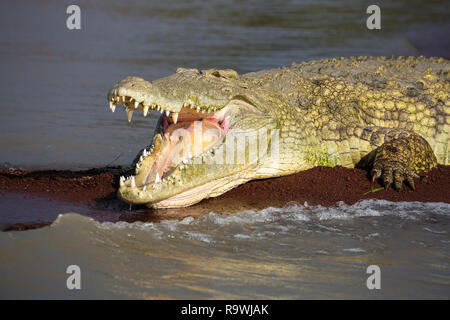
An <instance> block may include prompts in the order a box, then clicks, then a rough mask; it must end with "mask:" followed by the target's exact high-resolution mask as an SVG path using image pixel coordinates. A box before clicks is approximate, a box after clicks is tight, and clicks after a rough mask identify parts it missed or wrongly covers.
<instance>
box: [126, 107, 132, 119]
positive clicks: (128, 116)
mask: <svg viewBox="0 0 450 320" xmlns="http://www.w3.org/2000/svg"><path fill="white" fill-rule="evenodd" d="M127 118H128V122H131V118H133V110H131V109H128V108H127Z"/></svg>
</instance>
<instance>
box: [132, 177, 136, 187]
mask: <svg viewBox="0 0 450 320" xmlns="http://www.w3.org/2000/svg"><path fill="white" fill-rule="evenodd" d="M131 187H132V188H134V187H136V181H135V180H134V176H132V177H131Z"/></svg>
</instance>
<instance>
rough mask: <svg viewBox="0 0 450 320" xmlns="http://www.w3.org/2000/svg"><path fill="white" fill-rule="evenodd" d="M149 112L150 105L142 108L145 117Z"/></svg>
mask: <svg viewBox="0 0 450 320" xmlns="http://www.w3.org/2000/svg"><path fill="white" fill-rule="evenodd" d="M147 113H148V106H144V108H143V109H142V114H143V115H144V117H146V116H147Z"/></svg>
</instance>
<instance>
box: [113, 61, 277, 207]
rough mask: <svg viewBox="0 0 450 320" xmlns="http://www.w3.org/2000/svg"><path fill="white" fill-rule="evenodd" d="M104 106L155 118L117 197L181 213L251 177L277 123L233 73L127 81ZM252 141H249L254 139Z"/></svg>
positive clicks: (182, 72)
mask: <svg viewBox="0 0 450 320" xmlns="http://www.w3.org/2000/svg"><path fill="white" fill-rule="evenodd" d="M108 100H109V103H110V108H111V110H112V111H113V112H114V110H115V107H116V105H119V104H122V105H123V106H124V107H125V110H126V113H127V117H128V121H131V118H132V114H133V112H134V111H136V110H142V113H143V115H144V116H147V114H148V112H149V110H158V111H160V112H161V113H162V114H161V116H160V118H159V120H158V124H157V128H156V130H155V133H154V136H153V142H152V144H151V145H150V146H148V147H147V148H145V149H143V150H142V151H141V152H140V153H139V154H138V155H137V157H136V159H135V161H134V166H135V175H134V176H131V177H127V178H126V177H121V178H120V187H119V190H118V196H119V198H120V199H122V200H123V201H125V202H127V203H130V204H145V205H147V206H149V207H153V208H174V207H183V206H188V205H191V204H194V203H196V202H199V201H200V200H202V199H204V198H208V197H214V196H218V195H220V194H222V193H224V192H226V191H228V190H229V189H231V188H233V187H235V186H237V185H239V184H242V183H245V182H246V181H248V180H251V179H254V178H256V176H257V175H258V170H259V168H260V167H261V165H262V164H263V163H264V162H265V161H267V157H268V155H269V153H270V152H269V149H270V143H271V141H272V139H273V136H274V134H275V131H276V130H274V129H275V128H276V125H277V121H276V117H274V115H273V114H272V111H271V109H270V108H268V107H267V106H264V105H259V103H258V102H257V101H259V99H258V96H257V93H256V92H255V91H254V90H249V88H248V84H247V83H246V81H245V79H242V78H241V77H240V76H239V75H238V74H237V73H236V72H235V71H233V70H215V69H211V70H204V71H201V72H199V71H198V70H196V69H182V68H180V69H178V70H177V72H176V73H175V74H173V75H171V76H169V77H166V78H161V79H158V80H155V81H153V82H149V81H145V80H144V79H142V78H138V77H127V78H125V79H123V80H122V81H120V82H119V83H117V84H116V85H115V86H114V87H113V88H112V89H111V90H110V91H109V93H108ZM255 139H256V140H255Z"/></svg>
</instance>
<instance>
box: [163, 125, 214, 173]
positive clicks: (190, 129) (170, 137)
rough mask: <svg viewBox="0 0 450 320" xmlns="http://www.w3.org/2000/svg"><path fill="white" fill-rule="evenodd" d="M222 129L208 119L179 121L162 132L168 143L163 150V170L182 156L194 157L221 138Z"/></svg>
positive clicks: (175, 163)
mask: <svg viewBox="0 0 450 320" xmlns="http://www.w3.org/2000/svg"><path fill="white" fill-rule="evenodd" d="M222 135H223V131H222V129H221V128H220V127H219V126H218V125H217V124H216V123H215V122H211V121H208V120H202V121H193V122H184V121H183V122H179V123H177V124H172V125H170V126H169V127H168V128H167V132H166V133H165V134H164V136H165V138H166V139H167V141H170V143H169V145H168V146H167V147H166V148H165V150H164V151H163V152H164V170H165V169H167V168H169V167H175V166H176V165H178V164H179V163H180V162H181V160H182V159H183V158H186V159H188V158H189V157H196V156H198V155H200V154H202V153H203V152H205V151H206V150H208V149H210V148H211V147H212V146H213V145H214V144H216V143H217V142H218V141H219V140H221V138H222Z"/></svg>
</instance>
